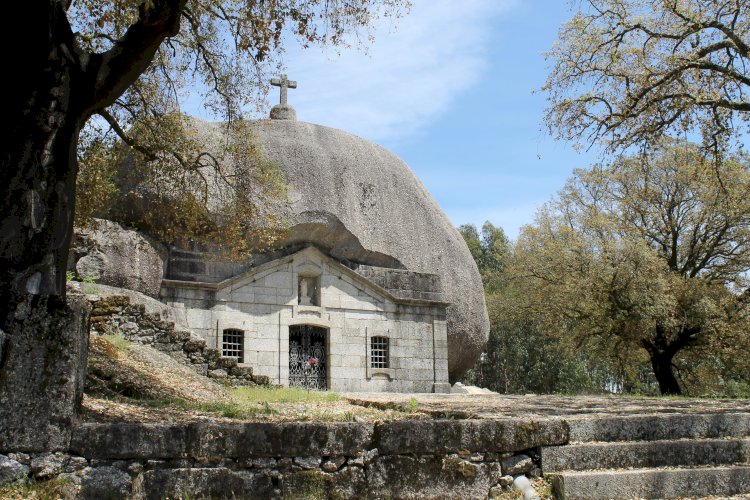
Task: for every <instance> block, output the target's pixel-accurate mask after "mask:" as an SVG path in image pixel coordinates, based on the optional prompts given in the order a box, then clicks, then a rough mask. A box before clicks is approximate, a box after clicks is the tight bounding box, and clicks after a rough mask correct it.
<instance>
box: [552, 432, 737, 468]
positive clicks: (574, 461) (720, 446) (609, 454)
mask: <svg viewBox="0 0 750 500" xmlns="http://www.w3.org/2000/svg"><path fill="white" fill-rule="evenodd" d="M540 455H541V463H542V470H543V471H545V473H555V472H562V471H570V472H573V471H580V470H607V469H612V468H618V466H619V467H620V468H623V469H625V468H640V467H658V466H666V467H680V466H686V467H691V466H701V465H705V466H719V465H723V464H727V465H730V464H738V463H746V462H748V461H750V438H727V439H716V438H709V439H679V440H676V439H665V440H657V441H620V442H603V443H590V442H589V443H581V444H578V445H574V444H565V445H560V446H545V447H542V448H541V450H540Z"/></svg>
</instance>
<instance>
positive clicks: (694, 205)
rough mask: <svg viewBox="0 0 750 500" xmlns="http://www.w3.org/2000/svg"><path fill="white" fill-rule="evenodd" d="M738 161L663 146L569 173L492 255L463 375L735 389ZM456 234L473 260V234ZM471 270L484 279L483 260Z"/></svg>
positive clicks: (542, 388) (743, 274)
mask: <svg viewBox="0 0 750 500" xmlns="http://www.w3.org/2000/svg"><path fill="white" fill-rule="evenodd" d="M749 163H750V162H749V160H748V158H747V156H746V155H744V154H741V153H738V154H733V155H725V156H724V157H706V156H704V155H703V154H702V152H701V150H700V149H699V148H698V147H697V146H695V145H693V144H689V143H673V142H664V143H662V144H661V145H659V146H658V147H657V146H654V147H653V148H652V149H651V150H650V151H649V152H648V153H644V154H642V155H639V156H630V157H628V156H622V157H618V158H616V159H615V160H614V161H613V162H612V163H611V164H610V165H597V166H594V167H593V168H591V169H588V170H579V171H577V172H576V173H575V176H574V178H573V179H571V180H570V181H569V182H568V184H567V186H566V187H565V188H564V189H563V190H562V191H561V192H560V194H559V195H558V197H557V198H555V199H554V200H553V201H552V202H550V203H549V204H547V205H545V206H544V207H542V208H541V209H540V210H539V212H538V214H537V219H536V222H535V223H534V224H531V225H529V226H526V227H524V228H523V229H522V232H521V235H520V237H519V239H518V241H517V242H516V243H515V245H514V246H512V247H511V246H510V245H508V249H507V250H506V251H504V252H500V254H502V255H504V256H505V257H504V260H503V266H502V271H501V272H500V273H499V279H494V282H495V283H498V284H499V286H497V287H495V288H493V289H492V290H491V293H488V294H487V297H486V300H487V307H488V311H489V315H490V324H491V330H490V339H489V343H488V345H487V348H486V355H485V358H484V361H482V362H480V363H478V364H477V365H476V366H475V367H474V368H473V369H472V370H471V371H470V372H469V373H468V374H467V375H466V377H465V380H466V381H467V382H470V383H475V384H478V385H481V386H485V387H489V388H491V389H493V390H496V391H498V392H504V393H526V392H536V393H550V392H557V393H569V394H576V393H592V392H593V393H601V392H615V393H627V394H644V395H650V394H658V393H659V392H662V393H664V392H667V393H684V394H687V395H691V396H712V397H718V396H730V397H742V396H745V395H747V389H748V386H749V385H750V361H748V357H747V356H746V355H745V354H744V353H746V352H747V351H748V350H749V349H750V324H749V323H748V319H749V318H748V313H750V310H748V303H749V302H750V299H749V297H750V291H748V284H749V283H748V279H747V272H748V270H750V199H748V197H747V196H746V193H747V192H749V190H750V172H749V171H748V168H749ZM462 234H463V235H464V237H465V238H466V239H467V242H468V244H469V247H470V249H472V254H473V255H474V256H475V258H476V259H478V264H479V263H480V262H482V260H481V259H482V258H483V255H484V254H483V250H482V244H481V241H480V239H479V237H478V235H477V232H476V230H475V229H473V228H471V227H470V226H463V227H462ZM479 267H480V271H481V272H482V273H483V278H484V279H485V280H487V274H489V273H492V272H493V271H492V267H491V266H486V265H481V264H479ZM485 283H487V281H485ZM657 370H661V371H659V372H657Z"/></svg>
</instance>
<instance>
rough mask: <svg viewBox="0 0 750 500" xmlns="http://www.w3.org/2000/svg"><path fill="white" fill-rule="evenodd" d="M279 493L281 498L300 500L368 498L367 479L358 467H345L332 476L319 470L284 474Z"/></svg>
mask: <svg viewBox="0 0 750 500" xmlns="http://www.w3.org/2000/svg"><path fill="white" fill-rule="evenodd" d="M281 492H282V496H283V498H289V499H300V500H307V499H310V498H330V499H340V500H348V499H350V498H367V497H368V488H367V479H366V477H365V473H364V471H363V470H362V469H361V468H358V467H346V468H344V469H342V470H341V471H339V472H335V473H332V474H329V473H326V472H322V471H320V470H305V471H300V472H293V473H291V474H285V475H284V477H283V479H282V480H281Z"/></svg>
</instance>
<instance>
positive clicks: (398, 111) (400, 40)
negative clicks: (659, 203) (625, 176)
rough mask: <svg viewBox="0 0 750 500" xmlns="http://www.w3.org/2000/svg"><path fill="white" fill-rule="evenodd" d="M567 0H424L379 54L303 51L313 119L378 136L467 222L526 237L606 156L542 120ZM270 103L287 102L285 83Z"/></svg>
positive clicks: (296, 102)
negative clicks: (577, 178)
mask: <svg viewBox="0 0 750 500" xmlns="http://www.w3.org/2000/svg"><path fill="white" fill-rule="evenodd" d="M567 5H568V3H567V2H565V1H562V0H532V1H521V0H462V1H460V2H459V1H457V0H415V1H414V8H413V9H412V12H411V14H410V15H408V16H406V17H405V18H402V19H401V20H399V21H398V23H397V25H396V26H395V27H394V26H393V25H392V23H390V22H388V21H386V22H383V23H381V24H380V25H379V26H378V27H377V29H376V31H375V33H374V35H375V41H374V43H373V44H372V45H371V46H370V47H369V49H368V52H367V53H366V54H365V53H362V52H360V51H355V50H345V51H342V52H341V53H340V54H337V53H336V52H335V51H328V52H326V51H322V50H321V49H311V50H306V51H301V50H296V49H291V50H290V51H289V52H288V53H287V54H286V55H285V57H284V64H285V66H286V67H287V72H288V73H289V77H290V79H293V80H297V82H298V84H299V86H298V88H297V89H296V90H290V92H289V103H290V104H291V105H293V106H294V107H295V108H296V110H297V117H298V119H299V120H301V121H308V122H313V123H319V124H322V125H328V126H331V127H336V128H340V129H344V130H347V131H349V132H352V133H355V134H357V135H360V136H362V137H365V138H367V139H370V140H372V141H375V142H377V143H379V144H381V145H383V146H385V147H387V148H388V149H390V150H391V151H393V152H394V153H396V154H397V155H398V156H400V157H401V158H403V159H404V160H405V161H406V162H407V163H408V164H409V166H410V167H411V168H412V169H413V170H414V171H415V172H416V174H417V175H418V176H419V177H420V179H421V180H422V182H424V184H425V185H426V186H427V189H428V190H429V191H430V192H431V193H432V195H433V196H434V197H435V199H436V200H437V201H438V203H439V204H440V206H441V207H442V208H443V210H444V211H445V212H446V213H447V214H448V216H449V217H450V219H451V220H452V221H453V223H454V224H455V225H459V224H463V223H473V224H476V225H477V226H481V225H482V223H483V222H484V221H485V220H489V221H490V222H492V223H493V224H495V225H497V226H500V227H502V228H503V229H504V230H505V231H506V233H507V234H508V235H509V236H510V237H511V238H515V237H516V235H517V233H518V229H519V227H520V226H521V225H523V224H527V223H529V222H531V221H532V220H533V216H534V211H535V209H536V207H538V206H539V205H540V204H542V203H544V202H545V201H547V200H548V199H549V198H550V196H552V195H553V194H554V193H555V192H556V191H557V190H558V189H560V188H561V187H562V185H563V183H564V182H565V180H566V179H567V178H568V177H569V176H570V174H571V172H572V170H573V169H574V168H576V167H583V166H586V165H588V164H590V163H591V162H592V161H594V160H595V158H594V156H593V155H592V154H588V155H581V154H578V153H576V152H575V151H574V150H573V148H572V147H571V145H569V144H566V143H557V142H555V141H554V140H553V139H552V138H551V137H550V136H549V135H548V134H547V133H546V131H545V130H544V128H543V126H542V113H543V109H544V106H545V96H544V95H543V94H542V93H534V92H533V91H534V90H536V89H539V88H540V87H541V86H542V84H543V83H544V79H545V76H546V71H547V66H548V63H547V62H546V61H545V60H544V57H543V53H544V52H545V51H546V50H548V49H549V48H550V46H551V45H552V43H553V42H554V40H555V38H556V35H557V31H558V28H559V26H560V24H561V23H562V22H563V21H564V20H566V19H568V18H569V17H570V15H571V12H570V11H569V10H568V7H567ZM270 99H271V101H272V102H275V101H276V99H278V96H277V91H276V89H274V92H272V94H271V96H270Z"/></svg>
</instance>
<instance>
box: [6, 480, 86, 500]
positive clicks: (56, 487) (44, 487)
mask: <svg viewBox="0 0 750 500" xmlns="http://www.w3.org/2000/svg"><path fill="white" fill-rule="evenodd" d="M69 485H70V483H69V481H67V480H66V479H64V478H59V477H58V478H55V479H50V480H49V481H21V482H18V483H12V484H6V485H3V486H0V498H2V499H4V500H26V499H38V500H57V499H59V498H71V495H70V492H69V491H66V490H67V489H68V487H69Z"/></svg>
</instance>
